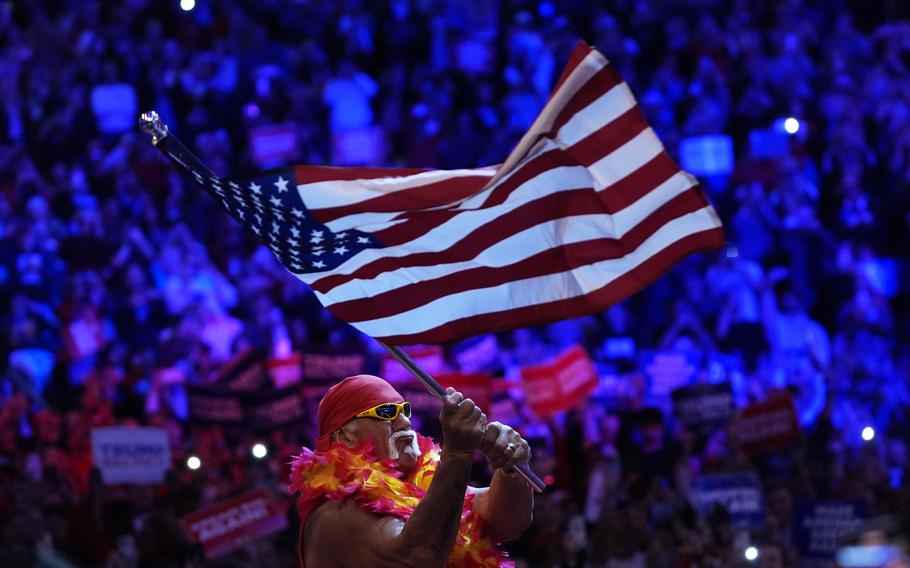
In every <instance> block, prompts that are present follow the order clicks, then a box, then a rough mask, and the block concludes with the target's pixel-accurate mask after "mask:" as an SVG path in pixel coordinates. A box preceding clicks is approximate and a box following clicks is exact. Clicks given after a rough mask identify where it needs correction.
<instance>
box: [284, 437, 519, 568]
mask: <svg viewBox="0 0 910 568" xmlns="http://www.w3.org/2000/svg"><path fill="white" fill-rule="evenodd" d="M417 442H418V445H419V446H420V451H421V456H420V459H419V460H418V462H417V465H416V466H415V468H414V472H413V473H412V474H411V476H410V477H409V478H408V479H406V480H405V479H401V477H402V474H401V472H400V471H398V469H397V468H396V467H395V462H394V461H392V460H385V461H377V460H376V458H375V457H373V445H372V444H371V443H370V442H364V443H362V444H360V445H358V446H356V447H354V448H349V447H347V446H346V445H344V444H343V443H341V442H335V443H333V444H331V445H330V446H329V447H328V448H327V449H326V450H324V451H319V450H317V451H316V452H313V451H311V450H309V449H307V448H303V449H302V451H301V454H300V455H299V456H297V457H296V458H294V461H293V463H292V464H291V485H290V489H291V492H293V493H297V492H299V493H300V497H299V499H298V500H297V509H298V510H299V512H300V519H301V526H303V525H305V524H306V519H307V517H308V516H309V514H310V513H311V512H312V511H313V509H315V508H316V507H318V506H319V505H321V504H322V503H323V502H324V501H326V500H329V499H330V500H332V501H342V500H344V499H347V498H349V497H350V498H351V499H353V500H354V502H355V503H357V504H358V505H359V506H360V508H361V509H363V510H364V511H367V512H368V513H375V514H378V515H392V516H395V517H398V518H399V519H402V520H404V521H407V520H408V519H409V518H411V514H412V513H413V512H414V509H415V508H416V507H417V504H418V503H420V500H421V499H422V498H423V496H424V495H426V492H427V488H428V487H429V486H430V482H431V481H433V475H434V474H435V473H436V464H437V463H438V462H439V446H437V445H435V444H434V443H433V441H432V440H431V439H429V438H426V437H424V436H417ZM473 504H474V494H473V493H468V494H466V495H465V498H464V507H463V508H462V512H461V526H460V527H459V529H458V537H457V538H456V539H455V546H454V548H453V549H452V552H451V553H450V554H449V559H448V562H447V564H446V565H447V566H450V567H456V566H458V567H461V566H464V567H468V568H500V567H507V566H512V563H511V562H509V561H507V560H506V554H505V553H504V552H501V551H498V550H496V548H495V547H494V546H493V543H492V542H491V541H490V539H488V538H486V537H485V536H484V535H483V526H482V520H481V519H480V518H479V517H476V516H475V515H474V514H473ZM301 546H303V543H302V542H301ZM300 560H301V561H300V564H301V568H302V567H303V551H301V552H300Z"/></svg>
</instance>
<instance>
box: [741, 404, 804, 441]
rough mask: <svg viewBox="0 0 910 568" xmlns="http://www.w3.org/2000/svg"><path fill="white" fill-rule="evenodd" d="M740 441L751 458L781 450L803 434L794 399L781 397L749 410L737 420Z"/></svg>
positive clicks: (753, 405)
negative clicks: (755, 455)
mask: <svg viewBox="0 0 910 568" xmlns="http://www.w3.org/2000/svg"><path fill="white" fill-rule="evenodd" d="M735 428H736V439H737V441H738V442H739V444H740V445H741V446H742V449H743V450H744V451H745V452H746V453H747V454H749V455H754V454H761V453H766V452H773V451H776V450H781V449H784V448H787V447H788V446H790V445H791V444H792V443H793V442H794V441H795V440H796V439H797V438H798V437H799V433H800V427H799V419H798V418H797V416H796V408H795V407H794V406H793V399H792V398H790V397H789V396H787V395H779V396H775V397H773V398H770V399H768V400H764V401H762V402H758V403H755V404H752V405H750V406H747V407H746V408H744V409H742V411H741V412H740V413H739V417H738V418H737V420H736V426H735Z"/></svg>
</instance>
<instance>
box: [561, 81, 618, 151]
mask: <svg viewBox="0 0 910 568" xmlns="http://www.w3.org/2000/svg"><path fill="white" fill-rule="evenodd" d="M635 106H636V103H635V96H634V95H633V94H632V91H631V90H630V89H629V86H628V85H626V84H625V83H619V84H618V85H616V86H614V87H613V88H612V89H610V90H609V91H607V92H606V93H604V94H602V95H601V96H600V97H599V98H597V99H596V100H595V101H594V102H592V103H591V104H589V105H588V106H586V107H585V108H583V109H582V110H580V111H578V112H576V113H575V114H574V115H573V116H572V118H571V119H569V121H568V122H566V123H565V124H564V125H563V126H562V128H560V129H559V132H558V133H557V134H556V140H557V141H559V142H562V143H563V144H564V145H565V146H572V145H575V144H577V143H579V142H581V141H582V140H583V139H585V138H587V137H588V136H590V135H591V134H593V133H594V132H596V131H598V130H600V129H601V128H603V127H604V126H606V125H607V124H609V123H611V122H613V121H614V120H616V119H617V118H619V117H620V116H622V115H623V114H624V113H626V112H628V111H629V110H630V109H632V108H634V107H635Z"/></svg>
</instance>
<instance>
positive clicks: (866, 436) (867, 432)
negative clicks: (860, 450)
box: [863, 426, 875, 442]
mask: <svg viewBox="0 0 910 568" xmlns="http://www.w3.org/2000/svg"><path fill="white" fill-rule="evenodd" d="M874 437H875V429H874V428H873V427H872V426H866V427H865V428H863V440H865V441H867V442H871V441H872V438H874Z"/></svg>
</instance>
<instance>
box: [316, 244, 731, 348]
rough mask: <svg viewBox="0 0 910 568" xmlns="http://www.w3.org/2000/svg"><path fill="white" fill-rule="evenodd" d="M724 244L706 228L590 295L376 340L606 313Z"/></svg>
mask: <svg viewBox="0 0 910 568" xmlns="http://www.w3.org/2000/svg"><path fill="white" fill-rule="evenodd" d="M723 243H724V236H723V230H722V229H721V228H719V227H718V228H713V229H707V230H705V231H701V232H698V233H694V234H692V235H689V236H687V237H684V238H682V239H680V240H678V241H676V242H675V243H673V244H672V245H670V246H668V247H666V248H665V249H663V250H662V251H660V252H659V253H657V254H655V255H654V256H652V257H651V258H649V259H648V260H646V261H645V262H643V263H642V264H641V265H639V266H638V267H637V268H636V269H635V270H632V271H630V272H627V273H626V274H623V275H622V276H620V277H619V278H617V279H616V280H614V281H613V282H611V283H609V284H607V285H606V286H604V287H602V288H600V289H599V290H596V291H594V292H591V293H589V294H586V295H583V296H576V297H574V298H567V299H565V300H557V301H555V302H548V303H546V304H536V305H533V306H526V307H522V308H515V309H511V310H502V311H499V312H491V313H486V314H480V315H476V316H471V317H467V318H463V319H459V320H455V321H451V322H448V323H446V324H444V325H441V326H439V327H436V328H433V329H431V330H427V331H421V332H419V333H414V334H406V335H390V336H383V337H378V338H377V339H380V340H382V341H383V342H385V343H387V344H389V345H413V344H415V343H449V342H452V341H457V340H460V339H464V338H466V337H470V336H472V335H476V334H477V333H478V332H477V330H481V329H482V330H484V331H485V332H490V333H494V332H498V331H506V330H510V329H515V328H518V327H526V326H533V325H539V324H542V323H547V322H551V321H554V320H562V319H569V318H574V317H579V316H583V315H586V314H590V313H593V312H597V311H600V310H604V309H606V308H608V307H610V306H611V305H613V304H615V303H617V302H619V301H621V300H623V299H624V298H626V297H628V296H630V295H631V294H634V293H635V292H637V291H639V290H641V289H642V288H645V287H646V286H648V285H649V284H651V283H652V282H654V281H655V280H657V279H658V278H659V277H661V276H662V275H663V274H664V273H665V272H667V271H668V270H669V269H670V268H672V267H673V265H674V264H676V263H677V262H679V261H680V260H682V259H683V258H685V257H686V256H688V255H690V254H692V253H695V252H700V251H707V250H714V249H717V248H719V247H720V246H722V245H723ZM330 309H331V308H330Z"/></svg>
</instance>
